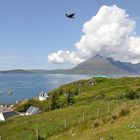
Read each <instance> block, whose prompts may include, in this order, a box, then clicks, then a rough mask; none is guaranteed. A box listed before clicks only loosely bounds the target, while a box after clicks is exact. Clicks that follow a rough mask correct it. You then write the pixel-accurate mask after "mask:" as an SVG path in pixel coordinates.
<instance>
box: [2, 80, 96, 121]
mask: <svg viewBox="0 0 140 140" xmlns="http://www.w3.org/2000/svg"><path fill="white" fill-rule="evenodd" d="M87 84H88V85H89V86H94V85H95V81H93V80H89V81H88V83H87ZM79 86H81V84H80V85H79ZM65 96H67V95H65ZM48 99H50V96H49V95H48V93H46V92H43V91H42V92H41V93H39V95H38V100H39V101H40V102H42V101H45V100H48ZM26 100H28V99H25V100H24V101H26ZM21 102H23V101H16V104H19V103H21ZM13 107H14V104H3V105H2V104H0V121H6V120H7V119H9V118H11V117H14V116H29V115H35V114H38V113H41V110H40V108H39V107H36V106H30V107H29V108H28V109H27V111H26V112H17V111H14V110H13Z"/></svg>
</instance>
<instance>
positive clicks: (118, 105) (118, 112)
mask: <svg viewBox="0 0 140 140" xmlns="http://www.w3.org/2000/svg"><path fill="white" fill-rule="evenodd" d="M119 107H120V105H119V104H118V105H117V114H119Z"/></svg>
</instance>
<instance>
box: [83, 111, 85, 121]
mask: <svg viewBox="0 0 140 140" xmlns="http://www.w3.org/2000/svg"><path fill="white" fill-rule="evenodd" d="M84 120H85V112H83V121H84Z"/></svg>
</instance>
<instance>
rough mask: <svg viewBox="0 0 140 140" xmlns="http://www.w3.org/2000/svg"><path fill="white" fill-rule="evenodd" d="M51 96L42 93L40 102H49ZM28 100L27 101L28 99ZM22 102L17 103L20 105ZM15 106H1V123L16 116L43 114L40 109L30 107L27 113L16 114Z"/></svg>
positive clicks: (39, 97)
mask: <svg viewBox="0 0 140 140" xmlns="http://www.w3.org/2000/svg"><path fill="white" fill-rule="evenodd" d="M49 98H50V96H49V95H48V94H47V93H44V92H41V93H40V94H39V96H38V99H39V101H45V100H48V99H49ZM26 100H27V99H26ZM20 102H21V101H16V104H19V103H20ZM13 106H14V105H13V104H1V105H0V121H6V120H7V119H9V118H11V117H14V116H26V115H35V114H38V113H40V112H41V110H40V109H39V108H38V107H35V106H30V107H29V108H28V109H27V111H26V112H22V113H21V112H16V111H14V110H13V109H12V107H13Z"/></svg>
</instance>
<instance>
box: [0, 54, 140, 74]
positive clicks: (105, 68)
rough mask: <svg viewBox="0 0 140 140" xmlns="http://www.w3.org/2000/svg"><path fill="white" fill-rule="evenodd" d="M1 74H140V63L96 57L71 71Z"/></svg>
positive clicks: (24, 71) (33, 70)
mask: <svg viewBox="0 0 140 140" xmlns="http://www.w3.org/2000/svg"><path fill="white" fill-rule="evenodd" d="M0 73H25V74H26V73H28V74H29V73H30V74H43V73H47V74H98V75H117V74H140V63H139V64H132V63H126V62H120V61H115V60H114V59H112V58H104V57H102V56H99V55H96V56H94V57H92V58H90V59H88V60H87V61H85V62H83V63H80V64H78V65H77V66H75V67H74V68H71V69H67V70H65V69H56V70H39V69H32V70H8V71H0Z"/></svg>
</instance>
